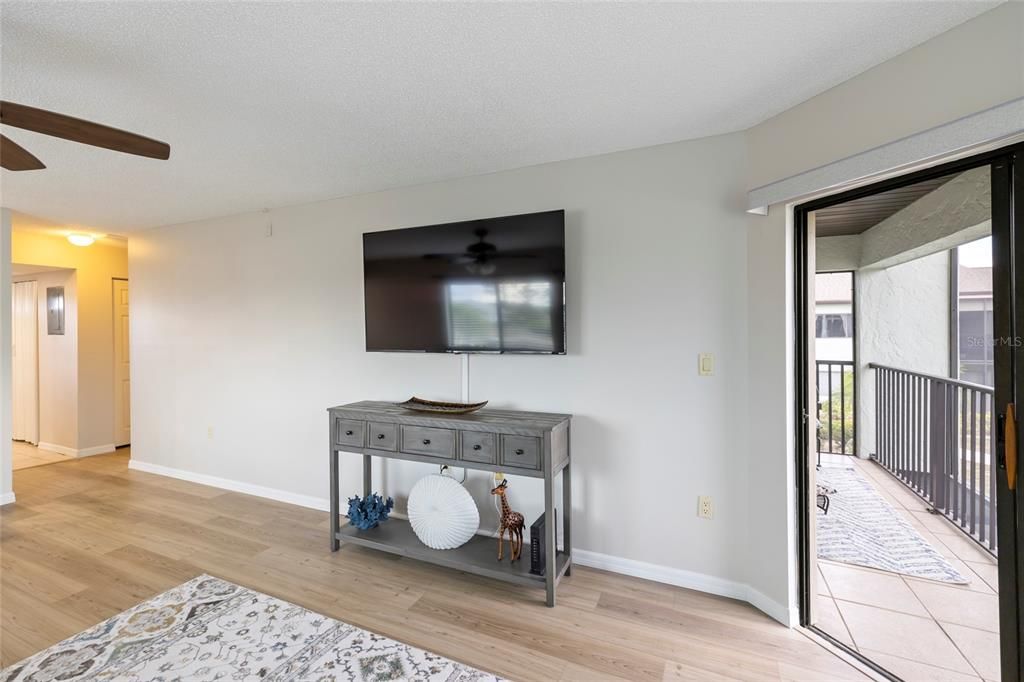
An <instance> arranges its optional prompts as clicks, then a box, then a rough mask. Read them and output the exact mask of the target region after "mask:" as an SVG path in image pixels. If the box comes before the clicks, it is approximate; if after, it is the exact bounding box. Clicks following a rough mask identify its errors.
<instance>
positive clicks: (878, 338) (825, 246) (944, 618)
mask: <svg viewBox="0 0 1024 682" xmlns="http://www.w3.org/2000/svg"><path fill="white" fill-rule="evenodd" d="M1022 157H1024V145H1016V146H1013V147H1008V148H1004V149H1002V150H998V151H995V152H991V153H986V154H983V155H979V156H976V157H972V158H969V159H964V160H961V161H957V162H953V163H949V164H944V165H942V166H939V167H935V168H931V169H928V170H925V171H921V172H918V173H914V174H910V175H907V176H904V177H901V178H896V179H892V180H887V181H884V182H881V183H877V184H876V185H872V186H868V187H863V188H858V189H856V190H852V191H849V192H845V193H843V194H840V195H835V196H832V197H827V198H824V199H820V200H815V201H812V202H808V203H807V204H804V205H801V206H798V207H797V209H796V211H795V225H796V238H795V249H796V251H795V262H796V268H795V271H796V280H795V288H796V291H795V297H794V300H795V305H796V311H795V312H796V321H797V328H796V330H795V339H796V363H795V364H796V368H797V377H796V386H797V388H798V390H797V404H796V414H797V415H798V417H797V419H798V424H797V427H796V433H797V444H796V445H797V448H796V449H797V458H798V461H797V469H796V470H797V478H798V480H797V483H798V488H799V490H798V495H797V499H798V500H799V503H798V505H799V508H798V519H799V530H800V544H799V548H800V573H799V574H800V583H801V585H800V587H801V592H800V602H801V603H800V606H801V622H802V624H803V625H804V626H807V627H810V628H812V629H814V630H816V631H817V632H819V634H822V635H823V636H825V637H827V638H828V639H830V640H832V641H833V642H834V643H835V644H836V645H837V646H841V647H843V648H845V649H847V650H848V651H849V652H850V653H852V654H854V655H855V656H857V657H858V658H860V659H861V660H863V661H864V662H866V663H868V664H869V665H871V666H872V667H874V668H875V669H877V670H878V671H879V672H882V673H884V674H885V675H887V676H889V677H891V678H893V679H933V678H935V677H941V676H943V675H948V676H956V677H957V679H961V678H965V679H968V678H975V679H977V680H979V682H980V681H981V680H990V679H993V678H996V677H999V676H1000V674H1001V677H1002V679H1003V680H1017V679H1024V661H1022V654H1021V649H1022V643H1024V624H1022V619H1021V613H1024V596H1022V593H1024V590H1022V589H1021V586H1022V585H1021V583H1022V579H1024V552H1021V550H1020V548H1021V547H1024V503H1022V502H1021V501H1020V500H1019V498H1018V495H1019V494H1020V493H1019V491H1020V485H1019V483H1020V481H1021V479H1022V474H1021V472H1020V467H1018V466H1017V461H1018V456H1019V451H1020V449H1021V445H1022V444H1021V440H1024V434H1022V436H1021V437H1018V436H1017V429H1018V418H1017V413H1018V412H1021V411H1024V405H1022V403H1024V199H1022V198H1024V158H1022ZM850 272H853V273H854V276H853V277H852V278H851V277H849V275H848V274H846V273H850ZM831 273H834V274H831ZM840 273H844V274H840ZM840 277H847V278H849V279H850V281H851V282H855V284H852V289H853V290H851V291H847V290H846V289H843V290H842V291H839V288H838V287H837V286H834V285H835V284H836V282H837V281H838V280H839V278H840ZM833 280H835V281H833ZM844 281H845V280H844ZM847 288H848V289H849V288H851V287H847ZM853 301H856V302H857V303H856V305H852V302H853ZM848 309H849V310H848ZM836 311H839V312H836ZM829 313H831V314H833V316H834V317H835V316H837V315H840V314H847V313H848V314H850V315H852V316H853V318H854V319H853V320H852V324H851V325H850V326H851V328H852V329H854V330H856V331H855V333H854V338H852V339H851V341H852V343H850V346H851V348H850V349H849V352H847V353H846V355H844V356H843V357H841V358H840V357H838V356H837V357H832V356H833V355H836V353H838V352H839V350H843V351H845V350H846V349H845V347H844V349H839V350H837V349H836V348H833V346H834V345H835V344H834V343H833V341H834V340H833V339H832V338H831V336H832V335H831V334H828V333H823V330H822V329H821V328H820V327H821V325H822V323H823V320H827V319H830V318H828V317H827V314H829ZM836 319H840V318H839V317H836ZM816 323H817V326H816ZM830 344H831V345H830ZM847 356H850V357H852V358H853V359H852V360H850V359H848V358H847ZM823 363H824V364H827V365H828V367H830V368H831V367H832V365H835V364H837V363H846V364H848V365H850V367H848V368H846V369H848V371H849V374H850V377H849V380H848V381H847V380H846V379H845V378H841V379H840V380H837V379H835V377H833V376H832V374H833V373H831V369H830V370H829V372H830V373H829V374H828V375H827V377H828V378H829V379H832V381H831V383H828V382H826V383H824V384H823V382H822V376H821V370H820V368H821V366H822V365H823ZM816 368H817V369H816ZM843 376H844V377H845V375H843ZM847 384H850V386H856V387H857V388H856V390H855V391H850V392H849V395H847V392H846V391H845V390H843V389H845V387H846V385H847ZM822 386H825V387H826V388H824V389H823V388H822ZM837 386H838V387H839V388H838V390H834V389H835V387H837ZM833 393H835V394H836V395H835V396H834V395H832V394H833ZM836 396H838V404H839V405H840V410H839V412H837V411H836V410H835V409H834V406H833V403H836V400H835V399H834V398H835V397H836ZM848 403H850V404H848ZM837 420H838V422H839V424H840V426H841V427H845V426H847V423H848V422H849V427H850V429H849V430H850V431H851V432H853V433H856V434H857V436H856V438H850V439H849V440H850V443H849V444H846V443H844V444H843V447H842V448H836V447H828V448H822V443H829V444H831V443H832V441H833V440H834V437H831V436H830V437H824V436H823V433H825V432H826V430H827V429H828V428H829V427H831V431H832V432H834V431H835V428H834V427H835V422H836V421H837ZM843 432H844V429H843V428H840V433H843ZM833 436H834V433H833Z"/></svg>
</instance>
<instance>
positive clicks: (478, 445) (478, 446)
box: [473, 443, 483, 450]
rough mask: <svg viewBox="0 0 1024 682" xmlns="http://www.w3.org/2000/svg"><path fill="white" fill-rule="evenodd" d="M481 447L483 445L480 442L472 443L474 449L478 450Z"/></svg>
mask: <svg viewBox="0 0 1024 682" xmlns="http://www.w3.org/2000/svg"><path fill="white" fill-rule="evenodd" d="M482 447H483V446H482V445H480V443H477V444H476V445H474V446H473V449H474V450H479V449H481V448H482Z"/></svg>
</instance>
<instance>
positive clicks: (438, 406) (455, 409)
mask: <svg viewBox="0 0 1024 682" xmlns="http://www.w3.org/2000/svg"><path fill="white" fill-rule="evenodd" d="M395 404H396V405H398V407H404V408H405V409H407V410H414V411H416V412H437V413H440V414H469V413H470V412H476V411H477V410H479V409H480V408H481V407H483V406H484V405H486V404H487V401H486V400H485V401H483V402H482V403H443V402H438V401H436V400H424V399H423V398H416V397H415V396H414V397H412V398H409V399H408V400H406V401H405V402H404V403H395Z"/></svg>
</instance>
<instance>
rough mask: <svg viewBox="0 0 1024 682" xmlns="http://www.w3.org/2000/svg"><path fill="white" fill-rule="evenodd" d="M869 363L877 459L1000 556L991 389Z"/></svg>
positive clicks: (933, 505)
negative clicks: (872, 377)
mask: <svg viewBox="0 0 1024 682" xmlns="http://www.w3.org/2000/svg"><path fill="white" fill-rule="evenodd" d="M869 367H870V368H871V369H873V370H874V372H875V455H874V457H875V459H876V460H877V461H878V463H879V464H881V465H882V466H883V467H884V468H885V469H887V470H888V471H889V472H890V473H892V474H893V475H894V476H896V477H897V478H898V479H900V480H901V481H903V483H905V484H906V485H907V486H908V487H910V488H911V489H912V490H913V491H914V492H916V493H917V494H918V495H920V496H921V497H922V498H924V500H925V501H926V502H928V504H929V505H931V507H932V509H933V511H934V512H936V513H941V514H943V515H945V516H946V517H947V518H948V519H949V520H951V521H952V522H953V523H955V524H956V525H957V526H958V527H959V528H960V529H961V530H963V531H964V532H965V533H966V534H968V535H969V536H971V537H972V538H974V539H975V540H976V541H977V542H978V543H979V544H981V545H982V546H983V547H985V548H986V549H988V550H989V551H990V552H991V553H992V554H996V553H997V549H998V548H997V545H996V543H997V537H996V532H995V530H996V527H995V523H996V488H995V485H996V477H995V470H994V468H993V466H994V459H995V458H994V457H993V446H994V444H995V441H994V439H993V427H994V422H993V415H994V409H993V406H994V395H993V391H992V389H991V388H989V387H987V386H982V385H980V384H972V383H969V382H966V381H956V380H954V379H948V378H945V377H940V376H933V375H930V374H923V373H921V372H911V371H908V370H904V369H897V368H895V367H886V366H884V365H878V364H874V363H871V364H870V365H869Z"/></svg>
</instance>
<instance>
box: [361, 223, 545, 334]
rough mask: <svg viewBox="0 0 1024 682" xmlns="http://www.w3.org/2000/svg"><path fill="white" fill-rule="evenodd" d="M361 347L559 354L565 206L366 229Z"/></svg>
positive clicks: (364, 236) (364, 239) (364, 238)
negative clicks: (372, 230)
mask: <svg viewBox="0 0 1024 682" xmlns="http://www.w3.org/2000/svg"><path fill="white" fill-rule="evenodd" d="M363 278H364V292H365V304H366V350H368V351H411V352H421V353H549V354H560V353H565V212H564V211H545V212H543V213H530V214H526V215H516V216H507V217H504V218H487V219H485V220H467V221H465V222H459V223H447V224H444V225H429V226H426V227H412V228H406V229H401V230H385V231H382V232H368V233H366V234H364V235H363Z"/></svg>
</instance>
